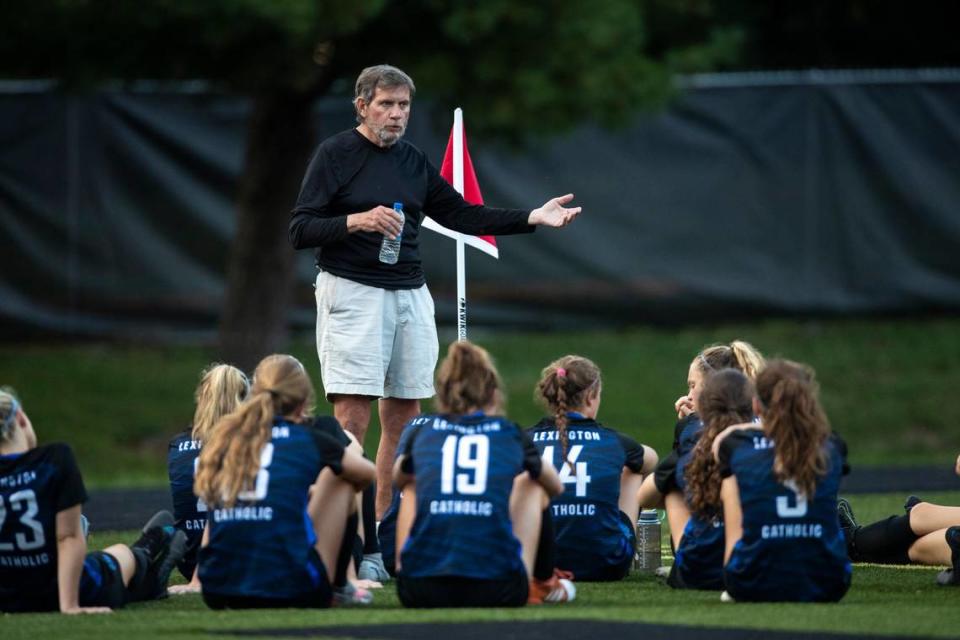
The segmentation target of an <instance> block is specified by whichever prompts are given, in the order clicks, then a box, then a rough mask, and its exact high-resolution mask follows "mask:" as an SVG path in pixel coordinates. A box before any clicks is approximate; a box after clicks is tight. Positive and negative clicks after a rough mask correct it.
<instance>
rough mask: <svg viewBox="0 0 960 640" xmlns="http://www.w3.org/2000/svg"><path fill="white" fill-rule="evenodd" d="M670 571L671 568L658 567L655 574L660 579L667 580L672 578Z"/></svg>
mask: <svg viewBox="0 0 960 640" xmlns="http://www.w3.org/2000/svg"><path fill="white" fill-rule="evenodd" d="M670 570H671V567H669V566H664V567H657V570H656V571H654V572H653V573H654V574H655V575H656V576H657V577H658V578H663V579H667V578H669V577H670Z"/></svg>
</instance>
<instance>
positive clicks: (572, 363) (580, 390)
mask: <svg viewBox="0 0 960 640" xmlns="http://www.w3.org/2000/svg"><path fill="white" fill-rule="evenodd" d="M599 391H600V367H598V366H597V365H596V364H594V363H593V361H592V360H590V359H589V358H584V357H583V356H576V355H567V356H563V357H562V358H560V359H559V360H554V361H553V362H551V363H550V364H548V365H547V366H546V367H544V369H543V371H541V372H540V382H538V383H537V388H536V391H535V393H534V398H535V399H536V400H539V401H540V402H541V403H542V404H543V405H544V407H545V408H546V409H547V410H548V411H551V412H552V413H553V417H554V424H555V425H556V428H557V434H558V435H559V437H560V450H561V459H562V460H563V461H564V462H565V463H566V464H567V466H569V467H570V472H571V473H573V474H575V473H576V472H575V469H574V466H573V465H572V464H570V460H569V459H568V458H567V455H568V450H569V446H570V442H569V439H568V436H567V424H568V422H569V419H568V418H567V412H568V411H572V410H574V409H579V408H581V407H583V406H584V405H586V404H587V402H589V401H590V399H591V398H592V397H593V395H594V394H596V393H599Z"/></svg>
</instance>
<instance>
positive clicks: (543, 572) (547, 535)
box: [533, 506, 557, 580]
mask: <svg viewBox="0 0 960 640" xmlns="http://www.w3.org/2000/svg"><path fill="white" fill-rule="evenodd" d="M556 562H557V543H556V538H555V537H554V534H553V510H552V509H551V508H550V507H549V506H548V507H547V508H546V509H544V510H543V516H542V519H541V522H540V540H539V541H537V556H536V558H534V560H533V577H534V578H536V579H537V580H549V579H550V578H551V577H552V576H553V568H554V567H555V566H556Z"/></svg>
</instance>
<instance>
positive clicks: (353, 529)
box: [333, 513, 360, 587]
mask: <svg viewBox="0 0 960 640" xmlns="http://www.w3.org/2000/svg"><path fill="white" fill-rule="evenodd" d="M359 523H360V518H359V517H358V516H357V514H355V513H352V514H350V517H348V518H347V526H346V527H345V529H344V532H343V542H341V543H340V552H339V553H338V554H337V568H336V572H335V573H334V574H333V586H335V587H342V586H344V585H345V584H347V567H349V566H350V561H351V560H352V559H353V550H354V549H355V548H356V540H357V525H358V524H359Z"/></svg>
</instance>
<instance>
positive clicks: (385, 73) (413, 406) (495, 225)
mask: <svg viewBox="0 0 960 640" xmlns="http://www.w3.org/2000/svg"><path fill="white" fill-rule="evenodd" d="M415 90H416V89H415V87H414V84H413V80H412V79H411V78H410V76H408V75H407V74H406V73H404V72H403V71H401V70H400V69H397V68H396V67H391V66H389V65H378V66H375V67H368V68H366V69H364V70H363V71H362V72H361V73H360V76H359V77H358V78H357V83H356V93H355V97H354V107H355V109H356V113H357V122H358V123H359V126H357V127H356V128H355V129H350V130H347V131H344V132H341V133H339V134H337V135H334V136H332V137H330V138H328V139H327V140H325V141H323V142H322V143H321V144H320V146H319V148H318V149H317V151H316V153H315V154H314V156H313V159H312V160H311V161H310V165H309V166H308V167H307V173H306V175H305V177H304V179H303V185H302V186H301V190H300V197H299V198H298V199H297V205H296V207H295V208H294V209H293V212H292V217H291V220H290V241H291V243H292V244H293V246H294V248H295V249H305V248H308V247H311V248H316V256H317V267H318V268H319V269H320V273H319V274H318V276H317V281H316V298H317V352H318V354H319V356H320V375H321V378H322V380H323V386H324V390H325V392H326V394H327V398H328V399H329V400H330V401H331V402H332V403H333V410H334V415H335V416H336V418H337V420H339V421H340V424H341V425H343V428H344V429H346V430H348V431H350V432H351V433H353V434H354V435H355V436H357V439H359V440H360V442H361V443H362V442H363V438H364V435H365V434H366V431H367V427H368V426H369V424H370V403H371V401H372V400H374V399H377V398H379V399H380V402H379V410H380V425H381V435H380V446H379V448H378V449H377V502H376V511H377V518H378V519H379V518H380V517H382V515H383V513H384V511H386V509H387V507H388V506H389V503H390V495H391V475H392V467H393V460H394V454H395V452H396V448H397V442H398V440H399V438H400V432H401V431H402V430H403V426H404V425H405V424H406V423H407V422H408V421H409V420H410V419H411V418H413V417H414V416H416V415H417V414H418V413H420V399H421V398H430V397H432V396H433V395H434V390H433V372H434V368H435V367H436V363H437V355H438V352H439V345H438V342H437V329H436V324H435V322H434V308H433V299H432V298H431V296H430V292H429V290H428V289H427V286H426V283H425V280H424V276H423V270H422V268H421V265H420V250H419V235H420V221H421V219H422V218H423V216H424V215H425V214H426V215H429V216H430V217H432V218H433V219H434V220H436V221H437V222H439V223H440V224H442V225H444V226H445V227H448V228H450V229H453V230H455V231H460V232H462V233H467V234H471V235H507V234H514V233H529V232H532V231H533V230H534V227H535V226H537V225H544V226H549V227H562V226H565V225H567V224H569V223H570V222H571V221H572V220H573V219H574V218H575V217H576V216H577V214H578V213H580V207H573V208H566V207H564V206H563V205H565V204H567V203H568V202H570V201H571V200H572V199H573V195H572V194H568V195H565V196H561V197H559V198H554V199H552V200H550V201H549V202H547V203H546V204H544V205H543V206H542V207H540V208H538V209H534V210H533V211H530V210H520V209H495V208H492V207H485V206H479V205H471V204H468V203H467V202H465V201H464V200H463V198H462V197H461V196H460V194H458V193H457V192H456V190H454V188H453V187H451V186H450V185H449V184H448V183H447V182H446V181H445V180H444V179H443V178H441V177H440V174H439V173H438V171H437V170H436V168H434V166H433V165H432V164H430V162H429V161H428V160H427V158H426V156H425V155H424V154H423V152H422V151H420V150H419V149H417V148H416V147H414V146H413V145H412V144H410V143H408V142H406V141H403V140H401V138H402V137H403V134H404V132H405V130H406V127H407V120H408V119H409V117H410V103H411V100H412V98H413V95H414V92H415ZM394 202H401V203H403V211H404V214H405V216H406V220H405V222H404V223H403V226H402V228H401V223H400V216H399V215H397V214H396V213H395V212H394V210H393V209H392V208H391V206H390V205H392V203H394ZM401 232H402V236H401V246H400V257H399V260H398V261H397V263H396V264H392V265H388V264H384V263H382V262H380V260H379V253H380V244H381V242H382V240H383V236H384V235H386V236H389V237H390V238H395V237H396V236H397V235H400V234H401Z"/></svg>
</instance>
